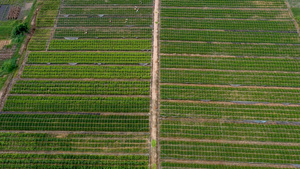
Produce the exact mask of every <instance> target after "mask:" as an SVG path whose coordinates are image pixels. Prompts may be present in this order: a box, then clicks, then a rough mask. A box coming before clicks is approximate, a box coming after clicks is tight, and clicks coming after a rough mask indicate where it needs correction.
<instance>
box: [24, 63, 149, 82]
mask: <svg viewBox="0 0 300 169" xmlns="http://www.w3.org/2000/svg"><path fill="white" fill-rule="evenodd" d="M22 78H59V79H72V78H75V79H86V78H88V79H150V67H148V66H80V65H78V66H52V65H51V66H39V65H28V66H25V69H24V72H23V74H22Z"/></svg>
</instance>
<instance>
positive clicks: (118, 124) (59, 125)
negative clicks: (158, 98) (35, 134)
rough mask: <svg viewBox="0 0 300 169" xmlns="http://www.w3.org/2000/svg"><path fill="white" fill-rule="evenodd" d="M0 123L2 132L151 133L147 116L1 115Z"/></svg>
mask: <svg viewBox="0 0 300 169" xmlns="http://www.w3.org/2000/svg"><path fill="white" fill-rule="evenodd" d="M24 99H25V98H24ZM52 106H53V105H52ZM23 111H24V110H23ZM74 112H75V111H74ZM0 122H1V124H0V126H1V129H2V130H35V131H36V130H43V131H98V132H148V131H149V117H148V116H147V115H145V116H130V115H122V116H120V115H99V114H98V115H92V114H89V115H82V114H77V115H76V114H75V115H63V114H1V115H0Z"/></svg>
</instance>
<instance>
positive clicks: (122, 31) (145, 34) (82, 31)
mask: <svg viewBox="0 0 300 169" xmlns="http://www.w3.org/2000/svg"><path fill="white" fill-rule="evenodd" d="M66 37H78V38H79V39H81V38H91V39H95V38H101V39H110V38H130V39H134V38H136V39H151V38H152V29H151V28H124V27H119V28H117V27H115V28H109V29H107V28H78V29H74V28H57V29H55V34H54V38H56V39H63V38H66Z"/></svg>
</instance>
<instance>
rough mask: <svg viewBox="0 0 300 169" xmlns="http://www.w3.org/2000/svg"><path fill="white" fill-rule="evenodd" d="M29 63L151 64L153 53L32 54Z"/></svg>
mask: <svg viewBox="0 0 300 169" xmlns="http://www.w3.org/2000/svg"><path fill="white" fill-rule="evenodd" d="M27 63H44V64H45V63H57V64H63V63H87V64H93V63H101V64H122V65H124V64H139V63H149V64H150V63H151V53H146V52H145V53H142V52H104V53H100V52H31V53H30V54H29V56H28V61H27Z"/></svg>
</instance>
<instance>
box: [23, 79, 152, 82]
mask: <svg viewBox="0 0 300 169" xmlns="http://www.w3.org/2000/svg"><path fill="white" fill-rule="evenodd" d="M18 80H20V81H91V82H98V81H114V82H122V81H126V82H150V80H149V79H51V78H49V79H43V78H40V79H39V78H28V79H25V78H19V79H18Z"/></svg>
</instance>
